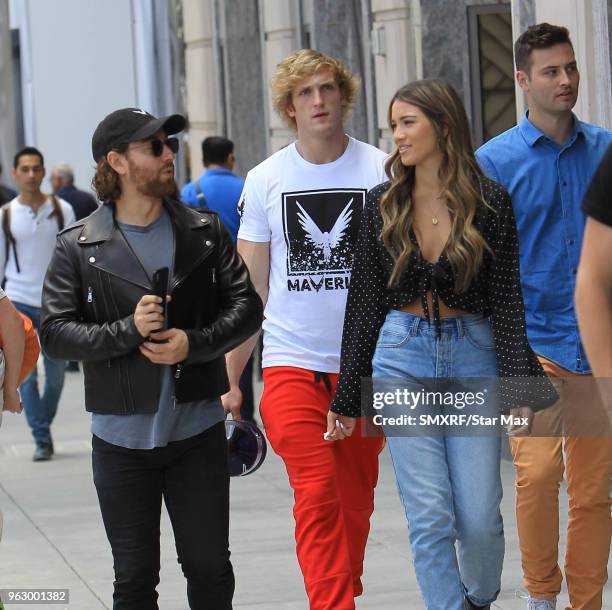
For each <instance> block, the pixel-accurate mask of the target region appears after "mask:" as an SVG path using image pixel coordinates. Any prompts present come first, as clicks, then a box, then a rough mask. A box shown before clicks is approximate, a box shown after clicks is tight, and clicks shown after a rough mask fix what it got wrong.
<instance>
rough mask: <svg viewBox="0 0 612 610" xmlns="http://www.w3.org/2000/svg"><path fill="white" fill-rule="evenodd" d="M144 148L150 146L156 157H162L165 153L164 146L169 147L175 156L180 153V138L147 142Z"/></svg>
mask: <svg viewBox="0 0 612 610" xmlns="http://www.w3.org/2000/svg"><path fill="white" fill-rule="evenodd" d="M143 146H148V147H149V150H150V151H151V154H152V155H153V156H154V157H161V156H162V154H163V152H164V146H167V147H168V148H169V149H170V150H171V151H172V152H173V153H174V154H176V153H177V152H178V149H179V141H178V138H165V139H164V140H158V139H155V140H149V142H145V144H143Z"/></svg>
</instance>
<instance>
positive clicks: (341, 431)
mask: <svg viewBox="0 0 612 610" xmlns="http://www.w3.org/2000/svg"><path fill="white" fill-rule="evenodd" d="M356 425H357V419H356V418H355V417H346V416H345V415H338V413H334V412H333V411H329V413H328V414H327V432H326V433H325V434H324V435H323V438H324V439H325V440H326V441H341V440H342V439H344V438H347V437H349V436H351V434H353V432H354V431H355V426H356Z"/></svg>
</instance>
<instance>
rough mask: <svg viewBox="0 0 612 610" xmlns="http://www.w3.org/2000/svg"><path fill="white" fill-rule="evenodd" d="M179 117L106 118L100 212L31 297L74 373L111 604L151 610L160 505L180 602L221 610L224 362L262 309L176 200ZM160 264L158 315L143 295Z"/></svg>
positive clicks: (222, 247) (64, 240)
mask: <svg viewBox="0 0 612 610" xmlns="http://www.w3.org/2000/svg"><path fill="white" fill-rule="evenodd" d="M184 126H185V120H184V118H183V117H182V116H180V115H171V116H169V117H163V118H160V119H156V118H155V117H153V116H151V115H150V114H148V113H147V112H145V111H143V110H140V109H138V108H124V109H121V110H117V111H115V112H113V113H111V114H110V115H108V116H107V117H106V118H105V119H104V120H103V121H102V122H101V123H100V124H99V125H98V127H97V129H96V131H95V133H94V136H93V140H92V151H93V156H94V159H95V161H96V163H97V168H96V175H95V177H94V181H93V184H94V187H95V188H96V190H97V193H98V196H99V198H100V200H102V201H104V202H105V203H104V204H103V205H102V206H101V207H100V208H99V209H98V210H96V211H95V212H94V213H93V214H91V215H90V216H89V217H87V218H85V219H83V220H80V221H78V222H76V223H75V224H73V225H71V226H70V227H68V228H67V229H65V230H64V231H63V232H61V233H60V234H59V236H58V240H57V245H56V249H55V253H54V256H53V259H52V261H51V264H50V266H49V269H48V271H47V276H46V279H45V284H44V289H43V305H42V323H41V339H42V345H43V349H44V350H45V351H46V353H47V354H48V355H49V356H50V357H51V358H61V359H65V360H81V361H83V363H84V366H83V369H84V374H85V403H86V409H87V410H88V411H90V412H92V432H93V439H92V446H93V454H92V464H93V474H94V483H95V486H96V491H97V493H98V499H99V502H100V508H101V512H102V518H103V521H104V525H105V528H106V533H107V536H108V539H109V542H110V544H111V548H112V551H113V559H114V567H115V583H114V585H115V589H114V596H113V598H114V604H113V609H114V610H149V609H154V608H157V607H158V606H157V592H156V590H155V589H156V586H157V584H158V582H159V523H160V510H161V500H162V497H163V499H164V501H165V503H166V506H167V509H168V513H169V516H170V519H171V521H172V526H173V530H174V534H175V539H176V547H177V552H178V560H179V562H180V563H181V567H182V569H183V573H184V574H185V577H186V579H187V596H188V599H189V605H190V608H197V609H204V608H215V610H229V609H231V607H232V601H231V600H232V595H233V590H234V576H233V571H232V566H231V563H230V560H229V543H228V529H229V478H228V471H227V452H226V439H225V430H224V424H223V421H224V419H225V413H224V410H223V407H222V406H221V403H220V400H219V396H220V395H221V394H223V393H225V392H226V391H227V390H228V387H229V386H228V381H227V375H226V372H225V361H224V354H225V353H226V352H227V351H229V350H230V349H232V348H233V347H235V346H237V345H239V344H240V343H241V342H242V341H244V340H245V339H246V338H248V337H249V336H250V335H252V334H253V333H254V332H255V331H256V330H257V329H258V327H259V326H260V324H261V321H262V305H261V300H260V299H259V297H258V296H257V294H256V292H255V291H254V289H253V287H252V285H251V282H250V280H249V276H248V272H247V270H246V268H245V266H244V264H243V263H242V260H241V259H240V257H239V256H238V255H237V254H236V251H235V249H234V246H233V244H232V241H231V238H230V236H229V235H228V233H227V231H226V230H225V229H224V228H223V226H222V223H221V222H220V221H219V218H218V217H217V215H216V214H214V213H213V212H210V211H206V212H203V211H198V210H195V209H193V208H188V207H187V206H184V205H182V204H181V203H179V202H178V200H177V199H176V194H177V189H176V184H175V182H174V159H175V152H176V151H177V148H178V140H176V139H175V138H169V137H168V136H169V135H171V134H174V133H177V132H179V131H181V130H182V129H183V128H184ZM163 267H168V268H169V280H168V283H167V290H165V291H164V292H165V293H166V294H167V295H169V296H167V297H166V309H165V315H164V310H163V308H162V298H161V297H160V296H156V295H155V294H153V292H154V291H153V276H154V274H155V271H156V270H158V269H160V268H163Z"/></svg>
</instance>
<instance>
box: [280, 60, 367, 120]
mask: <svg viewBox="0 0 612 610" xmlns="http://www.w3.org/2000/svg"><path fill="white" fill-rule="evenodd" d="M320 70H331V71H332V72H333V74H334V79H335V80H336V83H337V84H338V87H339V88H340V93H341V95H342V120H343V121H345V120H346V119H347V117H348V116H349V114H350V113H351V111H352V110H353V108H354V106H355V102H356V101H357V94H358V91H359V79H358V78H357V77H356V76H354V75H353V74H352V73H351V72H350V70H349V69H348V68H347V67H346V65H345V64H344V63H343V62H341V61H340V60H339V59H335V58H333V57H330V56H329V55H325V53H321V52H320V51H315V50H314V49H301V50H300V51H295V53H292V54H291V55H288V56H287V57H285V59H283V60H282V61H281V62H280V63H279V64H278V65H277V66H276V72H275V73H274V76H273V77H272V81H271V85H272V106H273V107H274V110H276V112H277V113H278V115H279V116H280V118H281V119H282V121H283V122H284V123H285V125H287V126H288V127H290V128H291V129H294V130H295V129H296V123H295V119H294V118H292V117H290V116H289V115H288V114H287V108H289V106H290V105H291V96H292V93H293V90H294V89H295V87H296V85H298V83H300V82H301V81H303V80H304V79H305V78H308V77H310V76H312V75H313V74H316V73H317V72H319V71H320Z"/></svg>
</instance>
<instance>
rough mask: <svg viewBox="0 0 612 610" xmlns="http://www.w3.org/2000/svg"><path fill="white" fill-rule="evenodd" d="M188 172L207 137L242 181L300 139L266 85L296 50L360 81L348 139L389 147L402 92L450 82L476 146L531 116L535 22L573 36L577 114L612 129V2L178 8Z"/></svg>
mask: <svg viewBox="0 0 612 610" xmlns="http://www.w3.org/2000/svg"><path fill="white" fill-rule="evenodd" d="M182 15H183V26H184V42H185V49H186V50H185V53H186V55H185V58H186V61H185V65H186V106H187V111H188V114H189V120H190V131H189V147H190V152H191V172H192V175H198V174H199V173H200V172H201V161H200V157H201V155H200V148H199V147H200V142H201V140H202V139H203V138H204V137H206V136H207V135H213V134H225V135H227V136H228V137H230V138H231V139H232V140H234V142H235V144H236V153H237V156H238V160H239V167H238V169H239V171H240V172H241V173H246V171H248V169H250V168H251V167H253V166H254V165H256V164H257V163H258V162H259V161H261V160H262V159H263V158H264V157H265V156H267V155H269V154H271V153H272V152H274V151H276V150H278V149H279V148H280V147H282V146H284V145H286V144H287V143H288V142H290V141H291V140H292V138H293V134H292V133H291V131H290V130H288V129H287V128H286V127H285V126H284V125H283V124H282V123H281V121H280V120H279V118H278V117H277V116H276V115H275V113H274V112H273V111H272V108H271V105H270V100H269V80H270V76H271V74H272V73H273V72H274V69H275V66H276V64H277V63H278V62H279V61H280V60H281V59H282V58H283V57H284V56H286V55H287V54H289V53H290V52H292V51H294V50H296V49H299V48H303V47H312V48H316V49H318V50H321V51H323V52H326V53H329V54H331V55H334V56H336V57H339V58H342V59H343V60H344V61H345V62H346V63H347V64H348V66H349V67H350V68H351V69H352V70H353V72H355V73H356V74H358V75H359V77H360V78H361V94H360V97H359V102H358V104H357V107H356V108H355V112H354V114H353V115H352V117H351V119H350V120H349V123H348V125H347V131H348V132H349V133H350V134H351V135H354V136H356V137H358V138H360V139H362V140H366V141H369V142H370V143H372V144H376V145H378V146H380V147H381V148H383V149H387V150H388V149H389V148H390V145H391V143H390V138H389V136H390V133H389V130H388V127H387V116H386V114H387V105H388V101H389V99H390V98H391V96H392V94H393V92H394V91H395V90H396V89H397V88H398V87H400V86H401V85H403V84H405V83H407V82H409V81H411V80H414V79H417V78H427V77H441V78H445V79H447V80H449V81H451V82H452V83H453V84H454V85H455V87H456V88H457V89H458V90H459V92H460V93H461V95H462V96H463V99H464V102H465V104H466V108H467V111H468V115H469V116H470V118H471V121H472V126H473V131H474V139H475V142H476V143H480V142H482V141H484V140H486V139H488V138H489V137H491V136H493V135H495V134H496V133H499V132H501V131H503V130H504V129H507V128H508V127H510V126H511V125H512V124H514V122H515V121H516V118H517V116H520V115H521V114H522V113H523V111H524V102H523V99H522V94H521V93H520V90H517V89H516V86H515V84H514V78H513V62H512V44H513V41H514V40H515V39H516V37H517V36H518V34H519V33H520V32H521V31H522V30H524V29H525V27H527V26H528V25H530V24H533V23H537V22H539V21H550V22H552V23H556V24H560V25H565V26H567V27H568V28H569V29H570V32H571V35H572V39H573V41H574V45H575V48H576V54H577V57H578V61H579V67H580V70H581V75H582V83H581V94H580V98H579V102H578V105H577V108H576V113H577V114H578V115H579V116H580V117H581V118H582V119H583V120H587V121H590V122H593V123H598V124H601V125H606V126H607V127H609V128H612V116H611V108H612V104H611V101H612V86H611V81H610V49H611V48H612V36H611V31H612V25H611V24H612V0H581V1H580V2H576V1H575V0H182Z"/></svg>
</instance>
